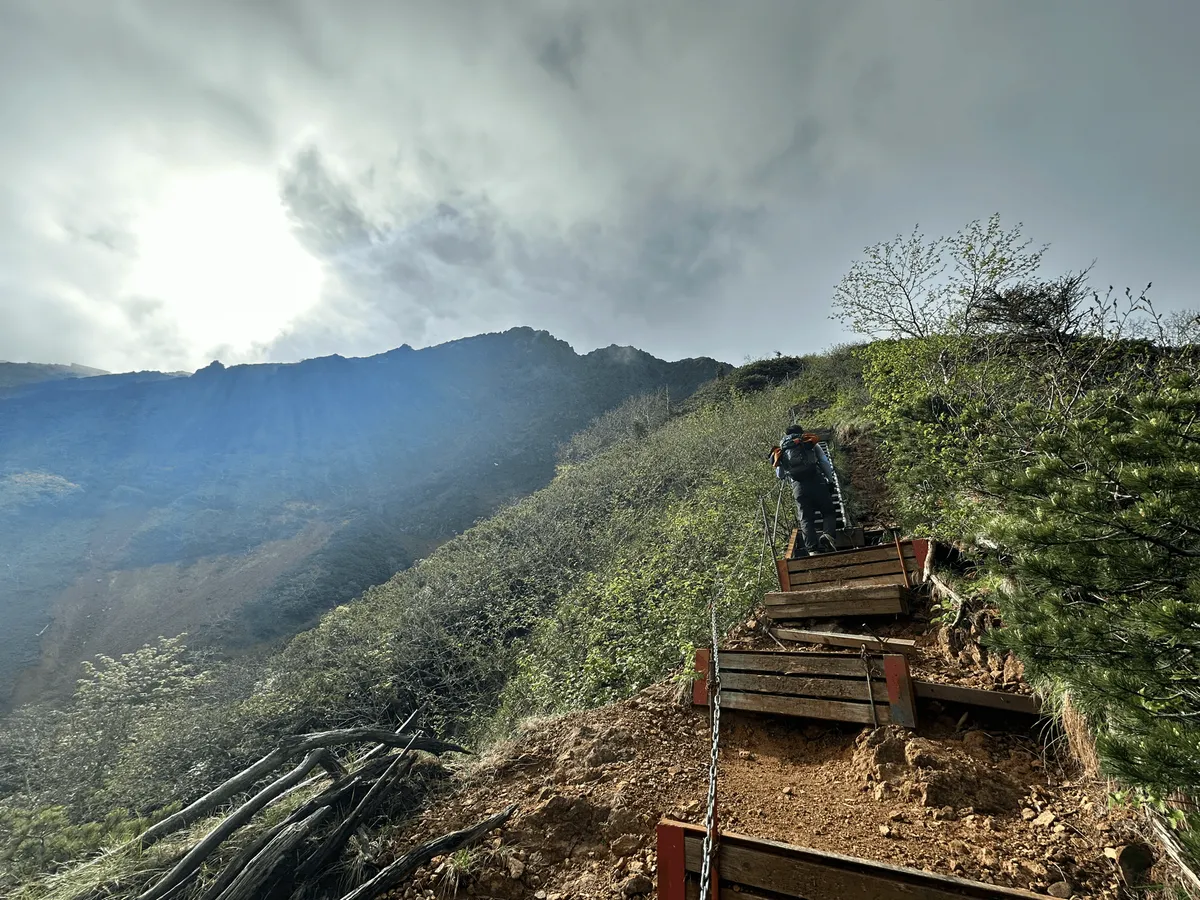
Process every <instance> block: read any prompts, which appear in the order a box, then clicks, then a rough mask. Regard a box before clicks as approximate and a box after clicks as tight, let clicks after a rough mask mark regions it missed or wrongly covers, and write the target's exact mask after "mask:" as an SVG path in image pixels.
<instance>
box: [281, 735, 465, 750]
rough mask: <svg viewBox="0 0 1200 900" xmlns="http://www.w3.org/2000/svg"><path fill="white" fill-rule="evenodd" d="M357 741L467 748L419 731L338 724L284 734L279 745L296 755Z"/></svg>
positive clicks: (429, 748)
mask: <svg viewBox="0 0 1200 900" xmlns="http://www.w3.org/2000/svg"><path fill="white" fill-rule="evenodd" d="M358 741H374V742H376V743H378V744H386V745H387V746H389V747H406V748H409V749H412V750H423V751H424V752H426V753H435V754H439V755H440V754H442V753H469V752H470V751H468V750H466V749H464V748H463V747H460V746H458V744H451V743H450V742H448V741H440V740H438V739H437V738H431V737H426V736H425V735H423V734H401V733H398V732H395V731H388V730H387V729H385V728H339V729H337V730H336V731H317V732H313V733H312V734H301V735H297V736H296V737H292V738H285V739H284V741H283V742H282V744H281V745H280V746H281V748H282V749H286V750H287V751H288V752H289V753H290V754H292V755H294V756H298V755H299V754H301V753H307V752H308V751H309V750H316V749H317V748H319V747H333V746H335V745H337V744H351V743H356V742H358Z"/></svg>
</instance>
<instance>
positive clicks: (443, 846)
mask: <svg viewBox="0 0 1200 900" xmlns="http://www.w3.org/2000/svg"><path fill="white" fill-rule="evenodd" d="M516 811H517V806H516V804H513V805H512V806H510V807H508V808H507V809H505V810H503V811H502V812H499V813H497V814H496V815H494V816H492V817H491V818H489V819H484V820H483V821H482V822H480V823H479V824H478V825H473V826H471V827H470V828H464V829H463V830H462V831H452V832H451V833H450V834H445V835H442V836H441V837H440V838H438V839H437V840H433V841H429V842H428V843H426V844H422V845H421V846H420V847H417V848H415V849H413V850H410V851H408V852H407V853H405V854H404V855H403V856H401V857H400V858H399V859H397V860H396V861H395V862H393V863H391V864H390V865H389V866H387V867H386V868H384V869H382V870H381V871H380V872H379V874H378V875H376V876H375V877H374V878H372V879H371V880H370V881H367V882H365V883H363V884H361V885H359V886H358V887H356V888H355V889H354V890H352V891H351V892H350V893H348V894H345V895H343V896H342V897H341V900H372V898H374V897H378V896H379V895H380V894H382V893H384V892H385V891H389V890H391V889H392V888H394V887H396V885H398V884H399V883H400V882H401V881H403V880H404V879H405V878H407V877H408V876H409V875H411V874H412V873H413V872H415V871H416V870H417V869H419V868H420V867H421V866H423V865H425V864H426V863H427V862H429V861H430V860H431V859H433V858H434V857H435V856H444V855H446V854H447V853H453V852H454V851H455V850H458V849H459V848H460V847H469V846H470V845H472V844H474V843H477V842H478V841H479V840H480V839H481V838H483V836H484V835H486V834H487V833H488V832H489V831H491V830H492V829H493V828H499V827H500V826H501V825H503V824H504V823H505V822H507V821H508V820H509V819H510V818H512V815H513V813H515V812H516Z"/></svg>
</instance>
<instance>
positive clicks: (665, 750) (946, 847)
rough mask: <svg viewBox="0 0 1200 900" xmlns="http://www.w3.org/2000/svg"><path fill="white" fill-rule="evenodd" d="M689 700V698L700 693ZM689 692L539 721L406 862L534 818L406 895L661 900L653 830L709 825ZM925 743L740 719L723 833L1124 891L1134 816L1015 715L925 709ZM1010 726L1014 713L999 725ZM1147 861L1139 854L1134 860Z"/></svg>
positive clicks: (414, 832) (703, 719)
mask: <svg viewBox="0 0 1200 900" xmlns="http://www.w3.org/2000/svg"><path fill="white" fill-rule="evenodd" d="M685 695H686V696H685ZM687 697H690V691H681V690H680V688H679V686H678V685H676V684H670V683H667V684H660V685H656V686H654V687H651V688H648V689H647V690H645V691H643V692H642V693H640V694H638V695H637V696H635V697H633V698H631V699H629V700H626V701H624V702H622V703H618V704H615V705H612V706H608V707H604V708H602V709H597V710H592V711H589V712H583V713H576V714H572V715H567V716H563V717H561V718H555V719H547V720H540V721H535V722H531V723H529V724H528V725H527V726H526V728H525V729H524V731H523V733H522V734H520V735H519V736H518V737H517V738H516V739H515V740H513V741H511V742H510V743H507V744H505V745H503V746H501V747H498V748H496V749H495V750H494V751H493V752H492V753H491V754H490V755H489V756H487V757H486V758H484V759H481V760H479V761H476V762H474V763H473V764H470V765H467V766H465V767H464V768H461V769H459V770H457V771H455V772H453V773H452V774H451V775H450V776H449V777H448V778H447V779H446V780H445V782H444V783H443V787H442V789H441V795H440V796H439V797H436V798H435V799H434V801H433V802H432V803H431V805H430V807H429V809H428V810H427V811H426V812H425V813H424V814H422V815H421V816H419V817H418V818H415V819H413V820H411V821H409V822H407V823H405V824H404V825H402V826H400V827H399V828H398V830H397V832H396V835H395V839H394V848H393V849H394V852H396V853H400V852H403V851H404V850H405V849H407V848H408V847H410V846H412V845H413V844H415V843H419V842H420V841H422V840H426V839H428V837H429V836H431V835H435V834H440V833H445V832H447V831H450V830H454V829H457V828H460V827H465V826H467V825H470V824H473V823H475V822H476V821H478V820H480V819H482V818H484V817H485V816H486V815H488V814H489V813H491V812H495V811H499V810H500V809H502V808H503V807H505V806H506V805H508V804H510V803H516V804H517V805H518V806H519V807H520V810H519V812H518V813H517V814H516V816H515V817H514V818H513V819H512V820H511V822H510V823H509V825H508V826H507V827H506V828H505V829H504V830H503V832H501V833H499V834H497V835H496V836H494V837H493V838H492V839H491V841H490V842H489V843H487V844H486V845H484V846H483V847H480V848H477V849H476V850H474V851H473V852H470V853H466V852H461V853H458V854H455V855H454V856H452V857H446V858H440V859H436V860H434V862H433V863H432V864H431V865H430V866H428V867H427V868H426V869H424V870H422V872H421V873H420V874H419V876H418V877H417V878H416V879H415V880H414V881H413V882H412V883H411V884H410V885H409V886H408V887H406V888H403V889H401V890H399V891H398V892H396V893H395V894H393V895H392V896H393V897H394V898H433V897H441V898H454V897H478V898H497V900H500V898H504V900H516V898H530V897H531V898H535V900H599V898H621V897H637V896H644V895H652V894H653V891H654V887H655V875H656V870H655V853H654V825H655V823H656V822H657V821H658V819H659V818H660V817H662V816H672V817H675V818H678V819H682V820H684V821H689V822H695V823H702V822H703V808H702V801H703V798H704V796H705V790H706V785H707V781H706V768H707V759H708V756H707V754H708V746H709V732H708V723H707V716H706V713H705V711H704V710H695V709H693V708H692V707H691V706H690V704H689V703H688V702H687ZM925 712H926V715H925V721H924V724H923V726H922V731H921V732H920V733H919V734H916V735H914V734H910V733H907V732H905V731H902V730H900V729H897V728H892V727H885V728H881V729H878V730H871V729H858V728H855V727H852V726H840V725H837V724H832V723H831V724H825V723H813V722H804V721H800V720H788V719H782V718H769V717H759V716H755V715H752V714H735V713H727V714H726V716H725V717H724V718H723V729H722V761H721V775H720V782H719V784H720V789H719V804H720V810H721V816H722V822H723V826H724V827H725V828H727V829H728V830H731V831H737V832H740V833H743V834H748V835H752V836H756V837H769V838H772V839H775V840H781V841H786V842H789V843H793V844H799V845H803V846H808V847H813V848H816V849H819V850H829V851H835V852H839V853H845V854H849V855H853V856H860V857H865V858H868V859H874V860H880V861H883V862H888V863H893V864H898V865H905V866H912V867H915V868H919V869H925V870H928V871H932V872H938V873H943V874H953V875H958V876H962V877H967V878H972V879H978V880H982V881H987V882H992V883H996V884H1002V885H1011V886H1016V887H1021V888H1026V889H1030V890H1034V891H1037V892H1039V893H1048V894H1050V895H1052V896H1076V897H1099V898H1116V897H1118V896H1121V895H1122V893H1121V892H1122V890H1123V888H1122V886H1121V878H1120V875H1119V870H1118V866H1117V863H1116V858H1117V856H1118V855H1119V854H1120V853H1121V851H1122V848H1124V847H1126V846H1127V845H1135V846H1136V842H1137V841H1138V836H1137V823H1136V819H1135V817H1134V816H1133V814H1132V813H1130V812H1128V811H1125V810H1120V809H1110V808H1108V807H1107V806H1106V804H1105V802H1104V799H1103V798H1104V793H1103V790H1102V786H1100V785H1098V784H1095V783H1093V782H1087V781H1084V780H1081V779H1080V778H1079V777H1078V775H1077V773H1076V772H1075V771H1074V770H1073V769H1072V768H1071V767H1070V765H1069V764H1067V763H1066V762H1065V761H1064V760H1062V759H1060V757H1059V756H1058V755H1057V754H1056V752H1055V751H1054V749H1053V748H1052V747H1050V748H1048V747H1047V746H1046V745H1045V744H1044V743H1043V742H1042V741H1041V740H1039V738H1038V736H1037V735H1036V734H1034V733H1033V732H1031V731H1030V730H1029V728H1028V723H1027V722H1025V723H1023V724H1024V726H1025V731H1024V732H1023V733H1021V732H1019V731H1018V732H1014V731H1011V730H1006V728H1009V727H1011V726H1012V725H1013V723H1012V722H1005V721H1003V718H1002V717H1001V718H998V719H997V718H993V719H978V720H977V719H975V718H973V716H967V717H965V719H960V718H959V717H957V716H951V715H947V714H946V713H945V712H944V711H943V712H939V711H938V709H937V708H936V707H933V708H931V709H928V710H926V711H925ZM997 715H999V714H997ZM1134 855H1136V854H1135V853H1134V852H1133V851H1125V857H1123V859H1125V860H1128V859H1131V858H1132V857H1133V856H1134Z"/></svg>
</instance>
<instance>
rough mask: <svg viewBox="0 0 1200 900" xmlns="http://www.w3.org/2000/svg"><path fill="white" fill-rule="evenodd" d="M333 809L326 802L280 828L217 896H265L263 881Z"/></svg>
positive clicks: (247, 899)
mask: <svg viewBox="0 0 1200 900" xmlns="http://www.w3.org/2000/svg"><path fill="white" fill-rule="evenodd" d="M329 812H330V808H329V807H328V806H323V807H321V808H320V809H318V810H317V811H316V812H314V813H313V814H312V815H310V816H308V818H306V819H304V820H303V821H302V822H294V823H292V824H290V825H287V826H286V827H284V828H282V829H280V831H279V832H278V834H276V835H275V837H274V838H272V839H271V840H270V841H269V842H268V843H267V844H266V846H264V847H263V848H262V850H260V851H259V852H258V853H256V854H255V855H254V858H253V859H251V860H250V862H248V863H247V864H246V866H245V867H244V868H243V869H242V870H241V871H240V872H238V874H237V877H236V878H234V879H233V881H232V882H231V883H230V885H229V887H228V888H226V889H225V890H224V891H223V892H222V893H221V894H220V896H219V898H218V900H256V898H258V897H261V896H262V891H261V890H260V889H261V888H262V887H263V885H264V884H265V883H266V882H267V881H268V879H270V878H271V876H272V875H274V874H275V871H276V869H278V868H279V867H280V866H281V865H282V864H283V863H285V862H286V861H287V859H288V857H289V856H291V855H292V853H293V851H294V850H295V849H296V848H297V847H299V846H300V845H301V844H302V843H303V842H304V840H305V839H306V838H307V837H308V836H309V834H311V833H312V830H313V829H314V828H316V826H317V825H318V824H319V823H320V821H321V820H322V819H323V818H325V816H327V815H328V814H329Z"/></svg>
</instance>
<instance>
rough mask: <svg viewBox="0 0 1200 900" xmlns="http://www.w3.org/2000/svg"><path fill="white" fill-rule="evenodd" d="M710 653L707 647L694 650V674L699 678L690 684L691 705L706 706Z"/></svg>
mask: <svg viewBox="0 0 1200 900" xmlns="http://www.w3.org/2000/svg"><path fill="white" fill-rule="evenodd" d="M711 655H712V652H711V651H710V650H709V649H708V648H707V647H697V648H696V664H695V665H696V668H695V671H696V674H697V675H699V676H700V677H699V678H697V679H696V680H695V681H693V682H692V703H694V704H695V705H696V706H706V705H707V704H708V675H709V669H710V667H711V665H712V663H711V660H710V657H711Z"/></svg>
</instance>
